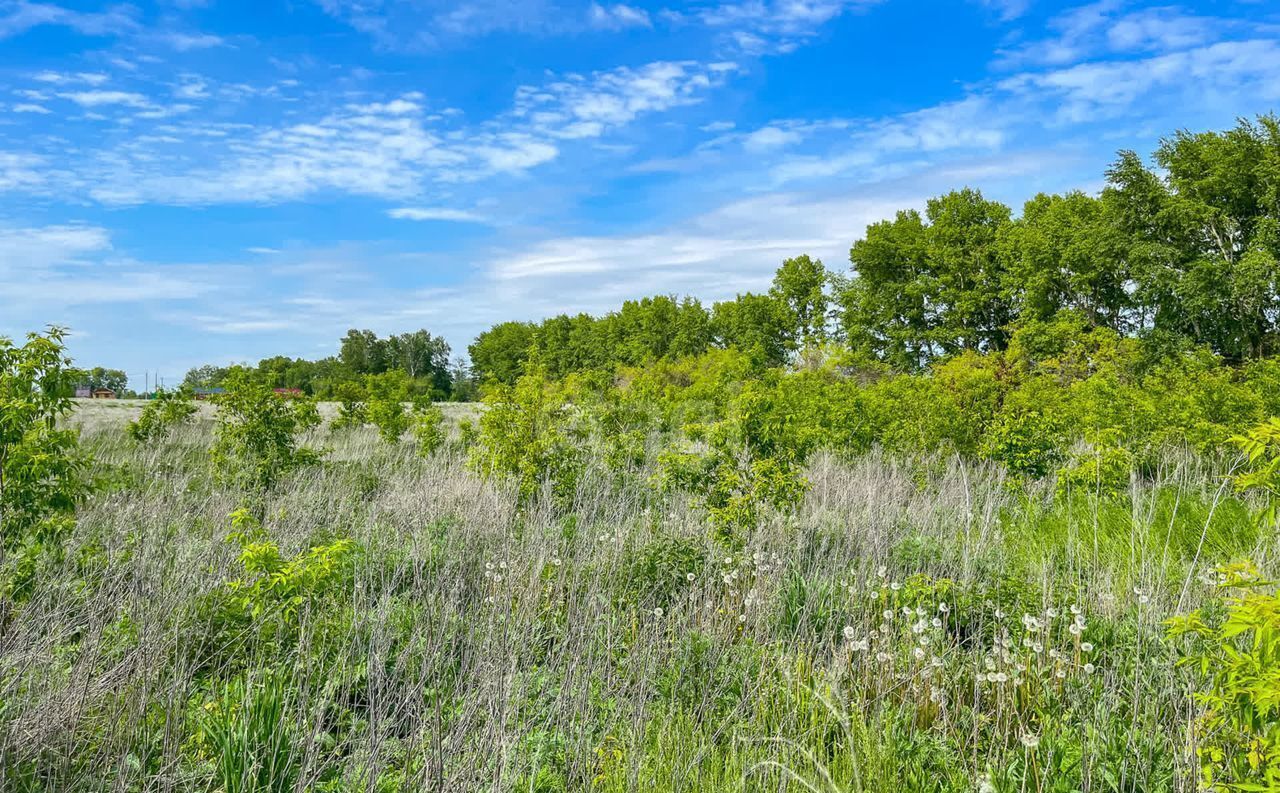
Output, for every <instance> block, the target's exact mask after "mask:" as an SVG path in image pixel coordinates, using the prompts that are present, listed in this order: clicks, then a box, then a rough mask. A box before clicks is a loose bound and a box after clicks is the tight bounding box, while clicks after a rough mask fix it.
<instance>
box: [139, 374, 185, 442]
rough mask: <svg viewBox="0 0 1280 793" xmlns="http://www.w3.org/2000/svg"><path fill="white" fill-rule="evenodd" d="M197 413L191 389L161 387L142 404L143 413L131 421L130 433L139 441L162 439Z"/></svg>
mask: <svg viewBox="0 0 1280 793" xmlns="http://www.w3.org/2000/svg"><path fill="white" fill-rule="evenodd" d="M195 414H196V406H195V403H193V402H192V401H191V392H190V390H189V389H187V388H185V387H183V388H180V389H179V390H177V391H166V390H164V389H163V388H160V389H157V390H156V393H155V396H154V397H152V399H151V400H150V401H148V402H147V404H145V405H143V406H142V414H141V415H139V416H138V418H137V420H136V421H131V422H129V435H130V437H132V438H133V439H134V440H135V441H137V442H138V443H146V442H148V441H161V440H164V439H165V438H167V437H168V436H169V433H171V432H172V431H173V429H174V428H175V427H178V426H181V425H183V424H188V423H190V422H191V420H192V418H194V417H195Z"/></svg>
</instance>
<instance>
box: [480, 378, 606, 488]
mask: <svg viewBox="0 0 1280 793" xmlns="http://www.w3.org/2000/svg"><path fill="white" fill-rule="evenodd" d="M484 402H485V405H486V410H485V411H484V413H483V414H482V415H481V416H480V426H479V431H478V433H477V435H476V438H475V445H474V446H473V447H472V449H471V457H470V463H471V466H472V467H473V468H474V469H475V470H477V471H479V472H480V473H482V474H484V475H486V476H492V475H497V476H502V477H506V478H508V479H511V480H513V481H514V482H515V483H516V487H517V490H518V493H519V497H520V500H521V501H528V500H530V499H531V498H533V496H534V495H535V494H536V493H537V492H538V490H539V488H541V486H542V483H543V482H544V481H549V482H550V483H551V487H552V491H553V494H554V495H555V496H556V498H557V499H560V500H561V501H565V500H567V499H569V498H570V497H571V496H572V495H573V492H574V490H575V488H576V486H577V482H578V475H579V474H580V472H581V469H582V464H583V461H582V454H581V452H580V451H579V448H578V445H577V444H576V443H575V442H574V440H575V439H574V438H573V432H572V429H571V427H570V425H569V415H568V413H569V408H568V407H567V406H566V405H565V404H564V403H563V402H562V401H560V400H559V399H557V398H555V397H553V396H552V395H551V394H550V392H549V390H548V388H547V386H546V383H545V382H544V381H543V380H542V378H541V377H538V376H535V375H525V376H524V377H521V378H520V379H519V380H518V381H517V383H516V385H515V386H514V387H512V386H498V387H496V388H494V389H493V390H491V391H490V392H489V393H488V394H487V395H486V397H485V400H484Z"/></svg>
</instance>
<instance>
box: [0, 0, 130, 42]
mask: <svg viewBox="0 0 1280 793" xmlns="http://www.w3.org/2000/svg"><path fill="white" fill-rule="evenodd" d="M135 15H136V10H135V9H134V7H133V6H130V5H124V4H121V5H117V6H113V7H110V8H107V9H105V10H103V11H100V12H87V11H74V10H71V9H67V8H63V7H61V6H58V5H54V4H52V3H32V2H28V0H5V1H4V2H0V39H4V38H9V37H11V36H17V35H21V34H23V33H26V32H27V31H28V30H31V29H32V28H37V27H42V26H45V25H55V26H59V27H68V28H71V29H72V30H74V31H76V32H77V33H81V34H83V35H86V36H110V35H117V34H120V33H125V32H129V31H132V30H135V29H137V27H138V22H137V20H136V19H135Z"/></svg>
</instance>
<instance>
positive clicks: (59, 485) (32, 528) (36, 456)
mask: <svg viewBox="0 0 1280 793" xmlns="http://www.w3.org/2000/svg"><path fill="white" fill-rule="evenodd" d="M63 338H64V334H63V331H62V330H60V329H58V328H50V329H49V331H48V332H47V333H46V334H44V335H40V334H36V333H32V334H29V335H28V336H27V342H26V344H24V345H22V346H17V345H15V344H13V343H12V342H11V341H10V340H9V339H6V338H2V337H0V538H2V539H3V551H5V552H7V551H12V550H14V549H15V548H18V547H19V546H26V547H25V550H24V553H23V556H24V557H25V558H26V563H27V564H31V563H34V558H35V556H36V555H38V554H39V552H40V550H41V549H42V548H48V549H51V550H57V548H58V546H59V542H60V538H61V537H62V536H63V535H64V534H65V533H66V531H67V530H68V529H69V527H70V520H71V518H70V516H71V514H72V512H73V510H74V508H75V504H76V502H77V501H78V500H79V499H80V498H81V497H82V496H83V495H85V494H86V493H87V492H88V489H89V485H88V481H87V479H86V478H85V476H84V470H85V465H86V463H87V460H86V458H85V457H84V456H83V455H82V454H81V453H80V450H79V444H78V437H77V435H76V433H75V432H74V431H73V430H68V429H59V428H58V426H57V422H58V420H59V419H61V418H63V417H65V416H66V415H67V414H68V413H69V412H70V410H71V400H70V399H69V398H67V397H65V396H61V395H60V394H61V393H62V392H63V388H62V386H63V384H64V381H65V380H66V378H67V375H68V373H67V367H69V366H70V364H71V361H70V359H69V358H67V357H66V355H65V354H64V346H63ZM0 558H3V555H2V554H0ZM22 564H23V563H22V560H21V559H20V560H19V566H21V565H22Z"/></svg>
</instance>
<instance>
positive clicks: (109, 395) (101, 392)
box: [90, 388, 116, 399]
mask: <svg viewBox="0 0 1280 793" xmlns="http://www.w3.org/2000/svg"><path fill="white" fill-rule="evenodd" d="M90 398H91V399H115V398H116V392H115V391H112V390H111V389H110V388H95V389H93V393H92V394H91V395H90Z"/></svg>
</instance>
